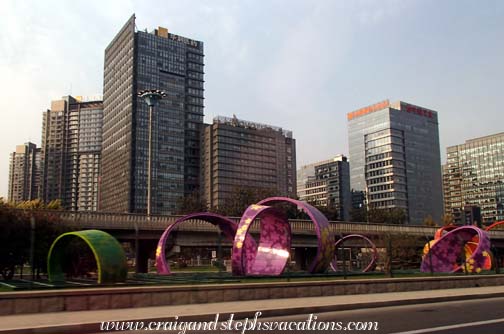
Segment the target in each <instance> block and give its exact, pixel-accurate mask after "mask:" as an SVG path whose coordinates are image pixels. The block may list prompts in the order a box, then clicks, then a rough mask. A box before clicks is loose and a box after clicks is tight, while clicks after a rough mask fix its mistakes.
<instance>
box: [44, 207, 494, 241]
mask: <svg viewBox="0 0 504 334" xmlns="http://www.w3.org/2000/svg"><path fill="white" fill-rule="evenodd" d="M48 212H50V213H51V214H55V215H57V216H59V217H60V218H61V220H62V221H63V223H64V224H66V225H69V226H74V227H76V228H92V229H105V230H135V228H138V229H139V230H142V231H149V230H150V231H162V230H164V229H166V228H167V227H168V226H169V225H171V224H173V223H174V222H175V221H176V220H177V219H178V218H180V217H182V216H151V217H149V218H148V217H147V216H145V215H141V214H129V213H107V212H69V211H48ZM230 219H231V220H233V221H235V222H238V221H239V220H240V218H238V217H230ZM289 222H290V225H291V229H292V232H293V233H294V234H301V235H314V234H315V228H314V225H313V223H312V222H311V221H309V220H302V219H291V220H289ZM330 228H331V231H332V232H333V233H335V234H336V235H339V234H350V233H360V234H367V235H375V234H387V233H391V234H409V235H417V236H425V237H428V238H431V237H433V236H434V233H435V231H436V229H437V227H429V226H415V225H390V224H372V223H354V222H352V223H350V222H342V221H333V222H330ZM179 229H180V230H183V231H203V232H212V231H217V228H216V227H215V226H213V225H212V224H209V223H207V222H205V221H201V220H197V219H192V220H188V221H186V222H184V224H181V225H180V226H179ZM258 229H259V224H254V225H253V226H252V232H258ZM490 237H492V238H497V239H504V230H492V231H490Z"/></svg>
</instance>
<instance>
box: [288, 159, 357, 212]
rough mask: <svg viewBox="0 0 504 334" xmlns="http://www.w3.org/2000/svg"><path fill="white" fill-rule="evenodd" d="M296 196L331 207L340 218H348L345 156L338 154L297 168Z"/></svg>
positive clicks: (348, 177) (347, 170)
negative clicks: (336, 211)
mask: <svg viewBox="0 0 504 334" xmlns="http://www.w3.org/2000/svg"><path fill="white" fill-rule="evenodd" d="M297 175H298V177H300V178H302V179H301V182H300V181H299V180H298V186H299V188H298V192H297V194H298V197H299V199H300V200H302V201H306V202H308V203H312V204H315V205H317V206H325V207H333V208H335V209H337V210H338V217H339V219H340V220H345V221H348V220H349V219H350V214H349V212H350V207H351V203H352V200H351V195H350V174H349V165H348V161H347V158H346V157H345V156H343V155H338V156H336V157H335V158H333V159H330V160H325V161H320V162H317V163H313V164H310V165H307V166H303V167H301V168H300V169H299V170H298V173H297Z"/></svg>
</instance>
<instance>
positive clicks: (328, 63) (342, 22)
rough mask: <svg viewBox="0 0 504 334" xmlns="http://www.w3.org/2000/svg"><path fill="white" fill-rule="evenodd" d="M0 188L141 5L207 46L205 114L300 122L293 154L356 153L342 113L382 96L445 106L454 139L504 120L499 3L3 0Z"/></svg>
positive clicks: (90, 84) (96, 83) (442, 115)
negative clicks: (12, 157)
mask: <svg viewBox="0 0 504 334" xmlns="http://www.w3.org/2000/svg"><path fill="white" fill-rule="evenodd" d="M0 13H2V15H1V16H0V115H1V117H0V136H1V137H0V138H1V140H0V196H1V197H6V196H7V188H8V174H9V154H10V152H12V151H14V150H15V146H16V145H19V144H23V143H24V142H27V141H31V142H34V143H36V144H37V145H40V139H41V130H42V112H43V111H45V110H47V109H48V108H50V102H51V100H56V99H59V98H61V97H62V96H65V95H68V94H72V95H74V96H78V95H82V96H92V95H96V94H102V85H103V59H104V50H105V48H106V46H107V45H108V44H109V42H110V41H111V40H112V38H113V37H114V36H115V35H116V33H117V32H118V31H119V29H120V28H121V27H122V26H123V25H124V23H125V22H126V20H127V19H128V18H129V17H130V16H131V15H132V14H133V13H135V14H136V17H137V20H136V23H137V27H138V29H139V30H144V29H146V28H147V29H148V30H149V31H151V30H153V29H154V28H157V27H158V26H163V27H166V28H168V29H169V31H170V32H172V33H175V34H178V35H182V36H185V37H189V38H192V39H196V40H200V41H203V42H204V45H205V121H206V122H211V120H212V118H213V117H215V116H217V115H224V116H232V115H233V114H235V115H236V116H237V117H238V118H241V119H245V120H250V121H256V122H260V123H266V124H271V125H275V126H280V127H282V128H284V129H288V130H292V131H293V134H294V138H296V142H297V143H296V144H297V165H298V167H300V166H301V165H304V164H308V163H312V162H315V161H319V160H325V159H328V158H330V157H331V156H333V155H336V154H340V153H343V154H347V153H348V140H347V136H348V133H347V120H346V114H347V113H348V112H350V111H353V110H355V109H358V108H360V107H364V106H367V105H370V104H373V103H375V102H379V101H382V100H384V99H387V98H388V99H390V100H391V101H396V100H402V101H406V102H410V103H413V104H417V105H420V106H423V107H426V108H429V109H433V110H436V111H438V116H439V131H440V145H441V152H442V160H443V161H444V159H445V155H446V153H445V152H446V147H447V146H451V145H456V144H461V143H463V142H464V141H465V140H467V139H470V138H474V137H480V136H485V135H490V134H494V133H499V132H502V131H504V126H503V120H504V116H503V110H502V108H501V106H500V102H499V101H500V98H501V96H502V95H503V94H504V90H503V88H504V85H503V83H504V63H503V60H504V43H503V41H504V1H499V0H495V1H491V0H485V1H464V0H461V1H458V0H446V1H437V0H421V1H420V0H418V1H416V0H379V1H378V0H376V1H374V0H373V1H372V0H346V1H338V0H328V1H324V0H317V1H308V0H306V1H293V0H285V1H276V0H263V1H257V0H255V1H239V0H236V1H231V0H229V1H220V0H213V1H190V0H188V1H180V0H163V1H130V0H121V1H116V0H113V1H108V0H101V1H96V0H88V1H52V0H46V1H17V0H0Z"/></svg>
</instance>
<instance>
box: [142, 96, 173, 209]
mask: <svg viewBox="0 0 504 334" xmlns="http://www.w3.org/2000/svg"><path fill="white" fill-rule="evenodd" d="M138 96H139V97H141V98H143V99H144V101H145V103H147V105H148V106H149V156H148V158H147V217H150V216H151V213H152V208H151V204H152V113H153V112H154V107H155V106H156V105H157V104H158V102H159V100H161V99H162V98H163V97H166V93H165V92H163V91H162V90H158V89H145V90H141V91H139V92H138Z"/></svg>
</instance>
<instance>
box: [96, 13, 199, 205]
mask: <svg viewBox="0 0 504 334" xmlns="http://www.w3.org/2000/svg"><path fill="white" fill-rule="evenodd" d="M203 66H204V65H203V43H202V42H199V41H195V40H192V39H189V38H186V37H182V36H179V35H175V34H172V33H169V32H168V30H167V29H165V28H162V27H159V28H158V29H156V30H154V31H153V32H150V33H149V32H146V31H137V30H136V28H135V15H133V16H131V18H130V19H129V20H128V21H127V22H126V24H125V25H124V26H123V28H122V29H121V30H120V31H119V33H118V34H117V35H116V36H115V37H114V39H113V40H112V42H111V43H110V44H109V45H108V47H107V48H106V50H105V68H104V82H103V84H104V87H103V94H104V100H103V103H104V119H103V148H102V154H103V156H102V181H101V191H100V210H103V211H112V212H135V213H145V212H146V210H147V157H148V108H147V105H146V104H145V103H144V102H143V101H141V99H140V98H139V97H137V92H138V91H140V90H144V89H160V90H164V91H165V92H166V94H167V95H168V96H167V97H166V98H163V100H161V101H160V103H159V105H158V106H156V108H155V110H154V114H153V140H152V144H153V164H152V194H153V195H152V213H153V214H171V213H173V212H174V211H175V209H176V205H177V202H178V200H179V199H180V198H181V197H183V196H184V195H188V194H191V193H192V192H195V191H198V190H199V182H200V180H199V175H200V168H199V167H200V140H201V131H202V126H203V95H204V94H203V88H204V81H203V74H204V73H203Z"/></svg>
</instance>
